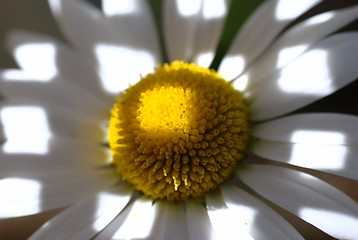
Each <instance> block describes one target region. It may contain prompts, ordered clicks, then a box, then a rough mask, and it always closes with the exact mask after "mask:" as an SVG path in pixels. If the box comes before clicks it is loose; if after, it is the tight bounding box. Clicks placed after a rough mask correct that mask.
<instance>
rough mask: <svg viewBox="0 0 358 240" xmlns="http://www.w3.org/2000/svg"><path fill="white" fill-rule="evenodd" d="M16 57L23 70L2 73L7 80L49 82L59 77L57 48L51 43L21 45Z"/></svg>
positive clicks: (15, 51)
mask: <svg viewBox="0 0 358 240" xmlns="http://www.w3.org/2000/svg"><path fill="white" fill-rule="evenodd" d="M14 57H15V59H16V61H17V63H18V64H19V65H20V67H21V68H22V70H6V71H4V72H2V77H3V78H4V79H5V80H9V81H11V80H17V81H39V82H48V81H51V80H52V78H53V77H55V76H56V75H57V67H56V48H55V46H54V45H53V44H51V43H36V44H35V43H31V44H24V45H20V46H18V47H16V48H15V50H14Z"/></svg>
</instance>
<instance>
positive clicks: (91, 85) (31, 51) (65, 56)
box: [1, 31, 113, 104]
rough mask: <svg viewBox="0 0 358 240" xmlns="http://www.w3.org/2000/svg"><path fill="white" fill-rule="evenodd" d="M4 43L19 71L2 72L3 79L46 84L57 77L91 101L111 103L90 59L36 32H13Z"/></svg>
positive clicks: (94, 64) (110, 98) (110, 97)
mask: <svg viewBox="0 0 358 240" xmlns="http://www.w3.org/2000/svg"><path fill="white" fill-rule="evenodd" d="M7 41H8V45H9V46H8V48H9V50H10V51H11V52H12V53H13V55H14V57H15V60H16V61H17V63H18V64H19V66H20V67H21V68H22V69H21V71H20V70H17V71H16V70H7V71H5V72H3V73H2V74H1V75H2V77H3V78H4V79H6V80H8V81H10V80H13V81H25V80H27V81H40V80H41V81H42V82H50V81H53V80H54V78H56V77H59V76H60V77H61V78H66V79H68V80H69V81H71V83H75V84H76V85H77V86H78V87H80V88H82V89H84V90H87V91H88V92H90V93H92V98H96V99H100V100H101V101H104V103H107V104H108V103H112V101H113V99H112V98H113V97H112V96H109V95H108V94H107V92H106V91H105V90H104V87H103V86H101V82H100V78H99V77H98V75H97V73H96V62H94V60H93V59H90V58H88V57H87V58H86V57H84V56H82V55H81V54H80V53H79V52H77V51H75V50H73V49H70V48H69V47H68V46H66V45H64V44H63V43H61V42H59V41H58V40H56V39H54V38H51V37H49V36H45V35H41V34H37V33H31V32H26V31H13V32H10V34H9V35H8V36H7ZM46 76H47V78H45V77H46Z"/></svg>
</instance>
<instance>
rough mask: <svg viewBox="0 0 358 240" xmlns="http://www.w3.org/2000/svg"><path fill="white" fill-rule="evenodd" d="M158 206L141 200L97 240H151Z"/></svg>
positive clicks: (114, 221) (107, 228)
mask: <svg viewBox="0 0 358 240" xmlns="http://www.w3.org/2000/svg"><path fill="white" fill-rule="evenodd" d="M157 213H158V204H154V205H153V204H152V201H151V200H149V199H146V198H139V199H137V200H135V201H134V202H132V203H131V204H130V205H128V206H127V207H126V208H125V209H124V210H123V211H122V212H121V213H120V214H119V215H118V216H117V217H116V218H115V219H114V220H113V221H112V222H111V223H110V224H109V225H108V226H107V227H106V228H105V229H104V230H103V231H101V232H100V233H99V234H98V235H97V236H96V237H95V239H103V240H107V239H148V238H149V239H150V235H151V233H152V232H153V231H155V229H153V225H154V222H155V217H156V215H157Z"/></svg>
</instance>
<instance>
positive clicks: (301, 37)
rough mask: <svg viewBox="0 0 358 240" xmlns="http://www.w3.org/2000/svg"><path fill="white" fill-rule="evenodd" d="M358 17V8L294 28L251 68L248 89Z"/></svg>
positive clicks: (335, 13)
mask: <svg viewBox="0 0 358 240" xmlns="http://www.w3.org/2000/svg"><path fill="white" fill-rule="evenodd" d="M357 15H358V7H353V8H348V9H343V10H336V11H329V12H325V13H322V14H319V15H316V16H313V17H311V18H309V19H307V20H305V21H303V22H301V23H299V24H297V25H296V26H294V27H292V28H291V29H289V30H288V31H287V32H285V33H284V34H283V35H282V36H281V37H280V38H279V39H278V40H276V41H275V43H274V44H273V45H272V46H271V47H270V49H269V50H268V52H267V53H264V54H263V56H262V57H260V59H259V60H258V61H257V62H255V63H254V64H253V66H252V67H250V70H249V71H248V72H247V73H246V75H248V76H249V80H248V81H249V84H248V86H247V87H248V88H249V87H250V86H252V85H254V84H256V83H257V82H259V81H261V80H262V79H263V78H264V77H266V76H268V75H270V74H272V73H273V72H275V71H277V70H278V69H281V68H282V67H284V66H285V65H287V64H288V63H290V62H291V61H292V60H294V59H295V58H297V57H298V56H299V55H301V54H302V53H303V52H304V51H305V50H307V49H308V48H310V47H311V46H312V44H314V43H316V42H317V41H320V40H321V39H322V38H324V37H325V36H327V35H329V34H331V33H332V32H334V31H336V30H338V29H339V28H341V27H343V26H344V25H346V24H348V23H349V22H351V21H353V20H354V19H355V18H356V17H357Z"/></svg>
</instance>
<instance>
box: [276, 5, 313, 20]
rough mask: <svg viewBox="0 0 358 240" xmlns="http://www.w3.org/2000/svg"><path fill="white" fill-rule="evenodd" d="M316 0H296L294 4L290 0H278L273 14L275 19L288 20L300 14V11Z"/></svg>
mask: <svg viewBox="0 0 358 240" xmlns="http://www.w3.org/2000/svg"><path fill="white" fill-rule="evenodd" d="M317 2H319V1H317V0H300V1H296V2H295V3H294V4H293V3H292V1H291V0H280V1H279V2H278V4H277V7H276V12H275V16H276V18H277V20H280V21H283V20H289V19H294V18H296V17H298V16H299V15H301V14H302V12H304V11H306V10H308V9H309V8H310V7H312V6H313V5H314V4H316V3H317Z"/></svg>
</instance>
